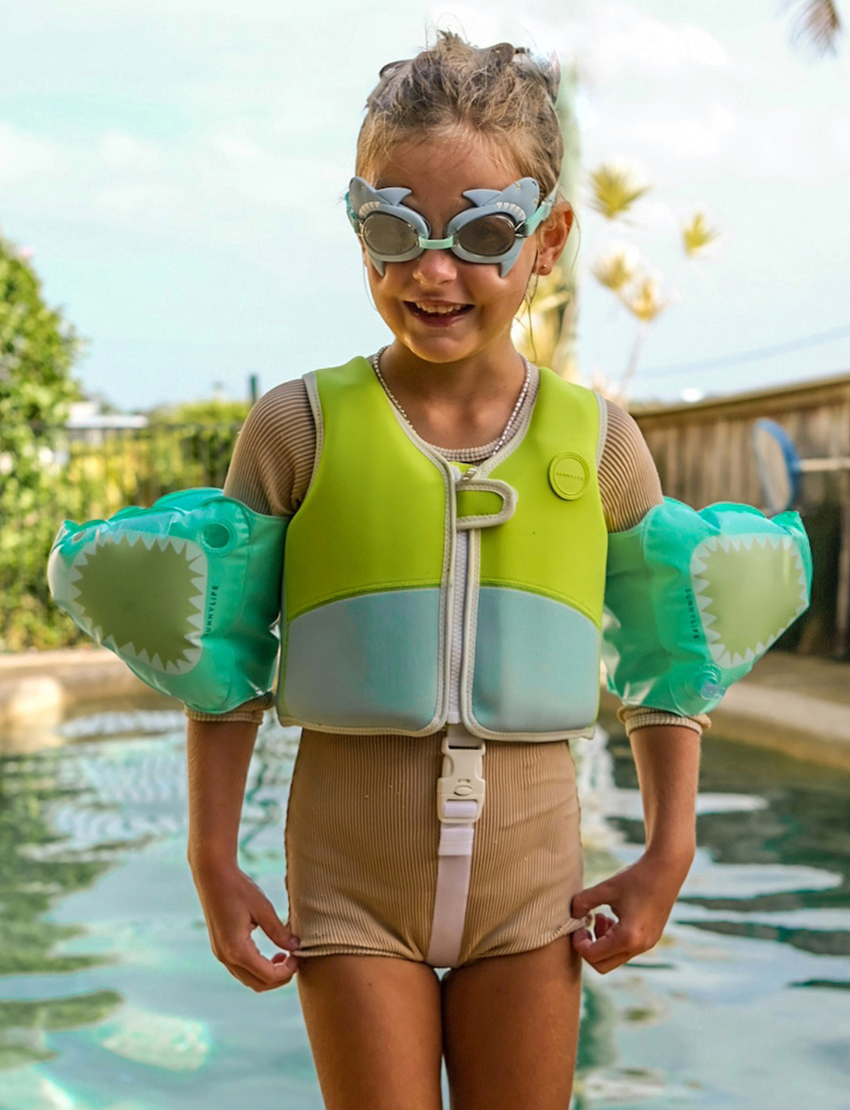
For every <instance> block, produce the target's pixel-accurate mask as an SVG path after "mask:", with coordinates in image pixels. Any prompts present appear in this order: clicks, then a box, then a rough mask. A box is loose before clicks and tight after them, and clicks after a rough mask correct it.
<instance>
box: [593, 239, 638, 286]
mask: <svg viewBox="0 0 850 1110" xmlns="http://www.w3.org/2000/svg"><path fill="white" fill-rule="evenodd" d="M590 272H591V273H592V274H593V276H594V277H595V278H596V280H597V281H598V282H599V283H600V285H604V286H605V287H606V289H613V291H614V292H615V293H616V292H618V291H619V290H620V289H622V288H623V287H624V286H626V285H628V284H629V282H630V281H631V280H632V278H633V277H634V276H635V268H634V265H633V264H632V263H631V262H630V261H629V258H628V256H627V255H626V252H625V251H622V250H620V251H614V252H613V253H612V254H609V255H606V256H605V257H604V258H599V259H597V260H596V262H595V263H594V265H593V266H591V268H590Z"/></svg>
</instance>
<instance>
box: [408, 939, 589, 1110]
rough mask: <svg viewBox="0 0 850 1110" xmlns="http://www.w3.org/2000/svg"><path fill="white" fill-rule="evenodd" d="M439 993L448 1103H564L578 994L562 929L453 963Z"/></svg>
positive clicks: (485, 1109) (573, 958) (533, 1106)
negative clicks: (536, 943)
mask: <svg viewBox="0 0 850 1110" xmlns="http://www.w3.org/2000/svg"><path fill="white" fill-rule="evenodd" d="M442 995H443V1043H444V1050H445V1055H446V1067H447V1070H448V1075H449V1087H450V1090H451V1095H452V1110H516V1108H517V1107H522V1108H523V1110H567V1107H568V1105H569V1101H570V1094H571V1091H572V1083H573V1073H574V1071H575V1061H576V1046H577V1043H578V1023H579V1006H580V1001H581V960H580V958H579V957H578V955H577V954H576V953H575V951H574V950H573V947H572V943H571V940H570V938H569V937H560V938H559V939H558V940H555V941H553V942H552V943H551V944H547V945H545V946H544V947H543V948H537V949H534V950H533V951H530V952H522V953H519V954H518V955H514V956H493V957H490V958H487V959H482V960H477V961H475V962H474V963H471V964H468V965H467V966H465V967H460V968H456V969H455V970H454V971H451V972H449V973H448V975H447V976H446V977H445V979H444V980H443V982H442ZM411 1105H414V1104H413V1103H411Z"/></svg>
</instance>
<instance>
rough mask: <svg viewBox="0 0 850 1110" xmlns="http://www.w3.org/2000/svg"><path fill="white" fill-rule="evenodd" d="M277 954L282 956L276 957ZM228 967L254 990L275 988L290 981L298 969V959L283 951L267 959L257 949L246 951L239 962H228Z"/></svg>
mask: <svg viewBox="0 0 850 1110" xmlns="http://www.w3.org/2000/svg"><path fill="white" fill-rule="evenodd" d="M277 956H280V957H281V958H280V959H276V958H275V957H277ZM227 967H228V970H229V971H230V973H231V974H232V975H235V976H236V978H237V979H239V980H240V981H241V982H243V983H245V984H246V986H249V987H253V989H254V990H274V989H275V987H282V986H285V984H286V983H288V982H289V981H290V979H291V978H292V977H293V975H294V974H295V972H296V971H297V970H298V960H297V959H296V958H295V956H286V955H284V954H283V952H276V953H275V955H274V956H272V958H271V959H270V960H267V959H266V958H265V957H264V956H262V955H260V953H259V952H257V951H256V950H255V951H254V952H250V951H248V952H245V953H244V954H243V956H242V958H241V959H240V960H239V962H238V963H233V964H228V965H227Z"/></svg>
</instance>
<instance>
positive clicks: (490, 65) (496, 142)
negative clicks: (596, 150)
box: [355, 31, 564, 196]
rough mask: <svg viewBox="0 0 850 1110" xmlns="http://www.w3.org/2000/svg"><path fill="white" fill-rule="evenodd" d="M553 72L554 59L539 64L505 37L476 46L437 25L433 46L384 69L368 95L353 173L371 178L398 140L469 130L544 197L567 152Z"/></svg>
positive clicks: (558, 172) (552, 187)
mask: <svg viewBox="0 0 850 1110" xmlns="http://www.w3.org/2000/svg"><path fill="white" fill-rule="evenodd" d="M558 78H559V72H558V66H557V62H556V61H555V60H554V58H553V59H552V61H551V62H548V61H546V62H538V61H536V60H535V59H534V58H533V57H532V55H531V54H530V53H529V52H528V51H527V50H525V49H524V48H523V47H515V46H512V45H511V44H510V43H508V42H500V43H498V44H497V45H496V46H488V47H484V48H479V47H477V46H472V45H470V44H469V43H468V42H465V41H464V40H463V39H462V38H461V37H460V36H459V35H456V34H454V33H453V32H451V31H439V32H438V35H437V41H436V43H435V44H434V46H433V47H431V48H430V49H427V50H423V51H421V52H420V53H419V54H417V55H416V57H415V58H410V59H408V60H407V61H401V62H390V63H389V65H385V66H384V68H383V69H382V70H381V74H380V80H379V82H378V84H377V86H376V87H375V88H374V89H373V91H372V93H371V94H370V96H369V98H368V100H367V101H366V118H365V119H364V121H363V126H362V127H361V128H360V134H359V136H358V139H357V160H356V167H355V172H356V173H357V174H358V175H359V176H360V177H366V178H367V179H368V178H369V177H370V176H371V174H372V172H373V171H374V168H375V166H376V164H377V163H378V162H380V161H382V160H383V159H384V158H385V157H387V155H389V154H391V152H392V149H393V148H394V147H396V146H397V145H398V144H399V143H402V142H406V141H409V140H411V139H417V138H423V137H424V135H425V133H427V132H429V131H431V132H434V131H437V132H443V133H446V132H449V133H451V132H452V131H473V132H475V133H477V134H478V135H480V136H481V137H482V138H483V139H484V140H485V141H487V142H488V143H490V144H491V145H492V146H493V148H494V150H496V151H497V152H498V153H499V154H503V155H505V156H506V157H507V158H510V159H511V160H512V161H513V162H514V164H515V165H516V167H517V169H518V170H519V173H520V175H521V176H522V177H533V178H535V180H536V181H537V183H538V184H539V185H540V191H541V196H547V195H548V194H549V193H550V192H551V191H552V189H554V188H555V186H556V184H557V183H558V178H559V176H560V172H561V161H562V159H563V154H564V144H563V139H562V138H561V128H560V125H559V122H558V117H557V115H556V113H555V98H556V96H557V93H558Z"/></svg>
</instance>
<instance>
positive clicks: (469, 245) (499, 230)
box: [455, 215, 516, 258]
mask: <svg viewBox="0 0 850 1110" xmlns="http://www.w3.org/2000/svg"><path fill="white" fill-rule="evenodd" d="M455 239H456V240H457V241H458V243H459V244H460V246H462V247H463V249H464V250H465V251H469V253H470V254H480V255H481V256H482V257H483V258H498V257H499V256H500V255H502V254H507V252H508V251H509V250H510V249H511V247H512V246H513V245H514V243H515V241H516V224H515V223H514V222H513V220H511V219H509V218H508V217H507V216H498V215H491V216H481V217H480V219H477V220H470V221H469V223H467V224H464V225H463V227H462V228H461V229H460V230H459V231H458V232H457V234H456V235H455Z"/></svg>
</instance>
